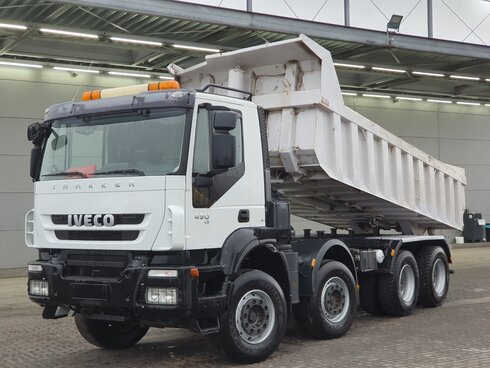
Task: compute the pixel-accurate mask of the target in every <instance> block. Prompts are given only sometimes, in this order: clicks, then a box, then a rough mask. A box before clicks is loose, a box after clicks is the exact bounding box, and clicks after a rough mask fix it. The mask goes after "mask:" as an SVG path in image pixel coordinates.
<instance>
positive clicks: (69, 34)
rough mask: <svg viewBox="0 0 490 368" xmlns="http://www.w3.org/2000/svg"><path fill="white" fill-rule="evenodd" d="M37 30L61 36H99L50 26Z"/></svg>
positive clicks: (92, 37)
mask: <svg viewBox="0 0 490 368" xmlns="http://www.w3.org/2000/svg"><path fill="white" fill-rule="evenodd" d="M39 30H40V31H41V32H43V33H52V34H57V35H61V36H71V37H80V38H91V39H97V38H99V36H98V35H96V34H93V33H81V32H69V31H62V30H59V29H51V28H40V29H39Z"/></svg>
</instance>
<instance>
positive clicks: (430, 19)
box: [427, 0, 434, 38]
mask: <svg viewBox="0 0 490 368" xmlns="http://www.w3.org/2000/svg"><path fill="white" fill-rule="evenodd" d="M432 15H433V14H432V0H427V36H428V37H429V38H434V23H433V16H432Z"/></svg>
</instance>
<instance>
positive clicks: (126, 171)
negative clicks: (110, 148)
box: [91, 169, 145, 176]
mask: <svg viewBox="0 0 490 368" xmlns="http://www.w3.org/2000/svg"><path fill="white" fill-rule="evenodd" d="M111 174H127V175H131V174H136V175H139V176H145V173H144V172H143V171H141V170H138V169H118V170H109V171H98V172H94V173H91V175H111Z"/></svg>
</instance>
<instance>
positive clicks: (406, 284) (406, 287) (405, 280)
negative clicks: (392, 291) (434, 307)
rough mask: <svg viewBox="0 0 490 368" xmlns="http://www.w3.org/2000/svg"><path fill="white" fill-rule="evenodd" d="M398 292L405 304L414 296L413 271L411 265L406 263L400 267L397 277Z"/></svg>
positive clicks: (410, 301) (409, 302)
mask: <svg viewBox="0 0 490 368" xmlns="http://www.w3.org/2000/svg"><path fill="white" fill-rule="evenodd" d="M398 293H399V294H400V297H401V299H402V300H403V302H404V303H405V304H406V305H410V304H411V303H412V302H413V299H414V297H415V272H414V270H413V268H412V266H410V265H408V264H406V265H404V266H403V267H402V270H401V272H400V277H399V279H398Z"/></svg>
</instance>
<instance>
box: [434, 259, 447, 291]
mask: <svg viewBox="0 0 490 368" xmlns="http://www.w3.org/2000/svg"><path fill="white" fill-rule="evenodd" d="M432 286H433V288H434V293H435V294H436V295H437V296H438V297H441V296H443V295H444V291H445V289H446V265H445V264H444V262H443V261H442V259H437V260H436V261H435V262H434V266H433V267H432Z"/></svg>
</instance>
